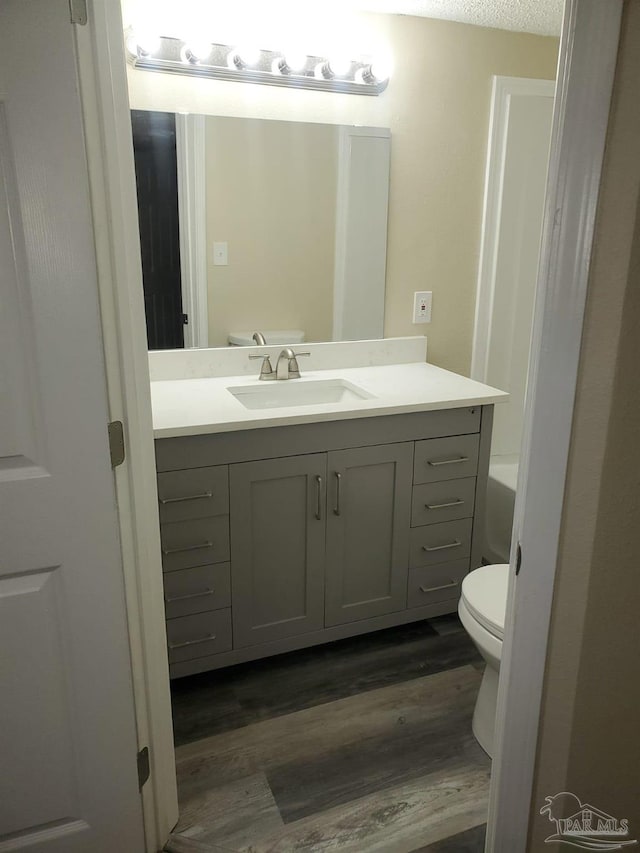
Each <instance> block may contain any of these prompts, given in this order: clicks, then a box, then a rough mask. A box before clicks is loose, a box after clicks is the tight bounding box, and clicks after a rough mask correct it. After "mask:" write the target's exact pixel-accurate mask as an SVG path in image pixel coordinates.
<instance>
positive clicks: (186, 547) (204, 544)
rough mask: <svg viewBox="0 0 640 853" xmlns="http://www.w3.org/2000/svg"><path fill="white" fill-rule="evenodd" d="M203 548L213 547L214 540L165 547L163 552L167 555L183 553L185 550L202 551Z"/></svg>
mask: <svg viewBox="0 0 640 853" xmlns="http://www.w3.org/2000/svg"><path fill="white" fill-rule="evenodd" d="M202 548H213V542H201V543H199V544H198V545H183V546H182V547H181V548H163V549H162V553H163V554H164V555H165V557H167V556H168V555H169V554H181V553H182V552H183V551H200V550H201V549H202Z"/></svg>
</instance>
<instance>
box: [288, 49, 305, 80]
mask: <svg viewBox="0 0 640 853" xmlns="http://www.w3.org/2000/svg"><path fill="white" fill-rule="evenodd" d="M284 61H285V62H286V63H287V67H288V68H290V69H291V71H292V72H293V73H294V74H300V73H301V72H302V71H304V70H305V68H306V67H307V56H306V54H304V53H299V52H296V51H293V50H292V51H291V52H290V53H289V52H287V53H285V55H284Z"/></svg>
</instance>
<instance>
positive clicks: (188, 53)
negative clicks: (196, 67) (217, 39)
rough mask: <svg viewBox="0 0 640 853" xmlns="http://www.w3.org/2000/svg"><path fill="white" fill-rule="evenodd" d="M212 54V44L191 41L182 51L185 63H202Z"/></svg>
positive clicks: (181, 54)
mask: <svg viewBox="0 0 640 853" xmlns="http://www.w3.org/2000/svg"><path fill="white" fill-rule="evenodd" d="M210 54H211V42H209V43H207V42H204V41H195V40H194V41H189V42H187V43H186V44H185V45H184V47H183V48H182V50H181V51H180V57H181V58H182V61H183V62H202V61H203V60H205V59H208V58H209V56H210Z"/></svg>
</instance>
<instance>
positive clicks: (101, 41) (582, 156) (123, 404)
mask: <svg viewBox="0 0 640 853" xmlns="http://www.w3.org/2000/svg"><path fill="white" fill-rule="evenodd" d="M622 3H623V0H608V2H607V3H603V2H602V0H566V7H565V17H564V25H563V35H562V40H561V47H560V56H559V64H558V84H557V92H558V95H557V100H556V107H555V110H554V129H553V132H552V149H551V161H550V167H549V177H548V183H547V187H548V190H547V201H546V214H545V226H544V235H543V244H542V250H541V264H540V270H539V273H538V281H539V288H540V290H539V295H538V299H537V302H536V317H535V322H534V334H533V342H532V353H531V363H530V368H529V371H530V372H529V388H530V389H531V391H530V394H529V401H528V407H527V411H528V415H529V416H528V422H527V425H526V433H525V439H524V446H523V464H522V465H521V469H520V488H519V494H518V499H517V502H516V518H515V522H514V531H515V537H514V539H515V540H516V541H521V542H523V544H525V546H526V547H525V556H524V559H523V569H522V574H521V576H520V577H519V579H518V584H517V585H516V584H515V583H513V582H512V583H511V584H510V591H509V609H508V614H507V626H506V636H507V638H508V643H505V647H506V646H507V645H508V644H509V645H510V646H511V649H510V651H511V653H510V654H509V653H507V654H505V656H504V659H503V662H502V669H503V672H504V673H505V675H504V677H503V678H502V679H501V689H500V697H499V706H498V718H499V720H500V725H499V726H498V736H497V744H496V754H495V756H494V772H493V778H492V784H491V798H490V811H489V823H488V832H487V850H489V851H491V853H512V851H513V850H524V849H526V837H527V829H528V822H529V801H530V796H531V790H532V782H533V770H534V758H535V750H536V745H537V736H538V723H539V716H540V702H541V696H542V684H543V676H544V664H545V658H546V650H547V639H548V630H549V619H550V611H551V603H552V598H553V586H554V580H555V564H556V555H557V546H558V532H559V525H560V518H561V512H562V501H563V493H564V483H565V474H566V463H567V457H568V452H569V444H570V436H571V422H572V410H573V400H574V396H575V389H576V377H577V367H578V363H579V356H580V340H581V332H582V324H583V315H584V302H585V296H586V289H587V276H588V270H589V257H590V253H591V246H592V239H593V224H594V217H595V209H596V203H597V199H598V191H599V183H600V169H601V164H602V154H603V150H604V140H605V135H606V127H607V119H608V112H609V104H610V101H611V88H612V81H613V73H614V70H615V63H616V56H617V46H618V37H619V24H620V16H621V9H622ZM87 5H88V11H89V25H88V27H87V28H86V32H79V34H78V41H79V46H80V48H81V49H80V80H81V86H82V89H83V98H84V102H85V121H86V122H87V128H86V135H87V146H88V152H89V159H90V166H91V163H92V161H93V168H92V173H94V174H95V182H96V187H97V189H96V190H95V196H96V201H95V204H94V208H95V209H94V215H95V216H96V222H95V228H96V241H97V245H98V250H99V251H98V257H99V262H100V269H99V274H100V282H101V295H102V296H103V297H104V299H103V305H102V321H103V327H104V338H105V350H106V358H107V374H108V382H109V395H110V402H111V406H112V411H113V412H114V414H117V413H119V414H120V417H121V419H122V420H123V421H124V422H125V424H126V426H127V452H128V460H129V461H128V464H126V465H125V466H123V467H122V468H121V469H119V471H118V474H117V477H116V488H117V495H118V504H119V512H120V520H121V524H122V530H123V560H124V567H125V577H126V585H127V605H128V608H129V625H130V633H131V648H132V659H133V668H134V675H135V690H136V704H137V713H138V719H139V726H140V737H141V742H142V741H143V740H144V737H143V735H146V739H147V743H148V745H149V747H150V751H151V755H152V762H151V767H152V784H151V786H149V785H147V786H145V788H146V791H145V796H144V803H143V804H144V809H145V822H146V827H147V833H148V834H147V850H148V851H150V853H151V851H155V850H157V849H159V848H161V847H162V846H163V844H164V843H165V841H166V839H167V837H168V834H169V832H170V830H171V828H172V826H173V825H174V824H175V822H176V820H177V795H176V780H175V764H174V756H173V740H172V736H171V706H170V702H169V690H168V667H167V659H166V654H165V651H164V649H165V638H164V604H163V598H162V578H161V574H160V572H158V571H157V566H158V564H159V559H160V539H159V527H158V518H157V490H156V481H155V464H154V455H153V442H152V426H151V424H152V420H151V401H150V391H149V365H148V355H147V352H146V348H145V342H146V337H145V334H144V330H145V319H144V305H143V301H142V270H141V264H140V247H139V241H138V239H137V211H136V200H135V190H134V188H135V172H134V165H133V151H132V144H131V127H130V121H129V102H128V92H127V84H126V70H125V57H124V48H123V39H122V19H121V12H120V7H119V4H117V3H113V2H111V0H88V4H87ZM77 29H78V30H82V29H83V28H77ZM85 90H86V91H85ZM92 96H94V97H95V103H94V105H93V106H92V105H91V103H90V99H91V97H92ZM586 127H588V128H589V133H585V128H586ZM105 140H108V144H107V143H106V142H105ZM92 183H93V182H92ZM105 217H106V220H105ZM105 221H108V225H109V227H108V230H107V231H106V232H105V231H104V229H101V227H100V226H101V225H102V224H104V222H105ZM576 246H577V247H579V251H578V252H576ZM567 282H570V286H569V285H568V284H567ZM543 348H544V349H543ZM559 354H561V355H562V360H561V361H558V358H559ZM559 363H560V364H563V370H558V367H557V366H558V364H559ZM548 447H553V448H554V454H553V459H548V458H547V451H546V448H548ZM527 470H528V472H529V478H528V481H527V486H526V494H525V493H524V489H523V486H524V484H525V481H526V471H527ZM525 507H526V512H527V519H526V521H525V520H524V511H525ZM541 524H544V525H546V526H547V529H548V530H549V535H548V536H547V537H545V538H544V540H542V538H541V537H540V538H539V541H538V547H535V537H533V533H534V529H538V530H539V529H540V525H541ZM543 529H545V528H544V527H543ZM512 564H513V555H512ZM529 565H535V566H536V571H535V572H534V571H529V572H527V567H528V566H529ZM511 577H512V580H513V571H512V573H511ZM143 591H144V594H143ZM527 596H529V600H528V602H527V607H526V608H524V607H523V599H524V598H525V597H527ZM515 612H517V613H518V632H517V633H516V634H515V635H514V631H513V622H514V618H513V615H514V613H515Z"/></svg>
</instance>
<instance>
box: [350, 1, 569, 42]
mask: <svg viewBox="0 0 640 853" xmlns="http://www.w3.org/2000/svg"><path fill="white" fill-rule="evenodd" d="M340 4H341V6H342V7H343V8H345V7H347V8H353V9H354V10H360V11H368V12H387V13H391V14H397V15H417V16H420V17H424V18H441V19H443V20H446V21H459V22H460V23H463V24H475V25H476V26H479V27H497V28H498V29H502V30H516V31H519V32H527V33H538V34H540V35H545V36H552V35H553V36H557V35H560V27H561V24H562V9H563V6H564V3H563V0H340Z"/></svg>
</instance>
